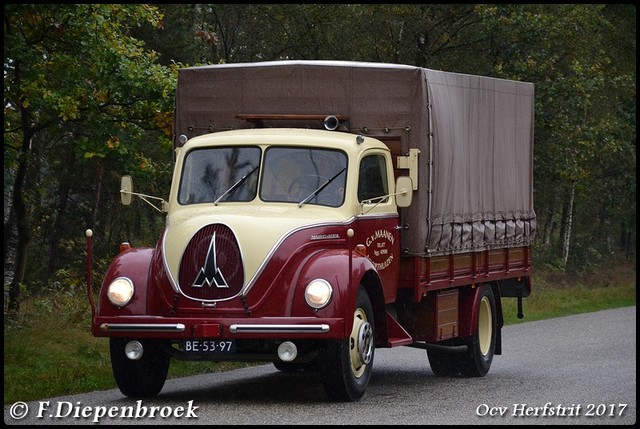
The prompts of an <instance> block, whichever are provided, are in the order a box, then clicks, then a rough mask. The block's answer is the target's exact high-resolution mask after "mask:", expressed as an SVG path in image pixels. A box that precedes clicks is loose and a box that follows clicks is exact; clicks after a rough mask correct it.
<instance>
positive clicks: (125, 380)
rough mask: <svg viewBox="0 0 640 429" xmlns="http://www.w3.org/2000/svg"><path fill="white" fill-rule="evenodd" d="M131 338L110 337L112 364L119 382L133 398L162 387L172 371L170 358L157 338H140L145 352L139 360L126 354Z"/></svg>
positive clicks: (142, 396) (126, 393)
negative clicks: (125, 349) (155, 339)
mask: <svg viewBox="0 0 640 429" xmlns="http://www.w3.org/2000/svg"><path fill="white" fill-rule="evenodd" d="M129 341H130V340H128V339H125V338H110V341H109V351H110V353H111V368H112V369H113V377H114V378H115V380H116V384H117V385H118V388H119V389H120V392H122V394H123V395H125V396H128V397H131V398H150V397H153V396H156V395H157V394H158V393H160V391H161V390H162V387H163V386H164V382H165V380H166V379H167V373H168V372H169V364H170V363H171V358H170V356H169V355H167V354H166V353H165V352H164V351H163V350H162V347H161V346H160V343H159V342H158V341H154V340H138V341H140V343H142V346H143V348H144V352H143V353H142V356H141V357H140V359H138V360H131V359H129V358H128V357H127V356H126V355H125V351H124V348H125V346H126V344H127V343H128V342H129Z"/></svg>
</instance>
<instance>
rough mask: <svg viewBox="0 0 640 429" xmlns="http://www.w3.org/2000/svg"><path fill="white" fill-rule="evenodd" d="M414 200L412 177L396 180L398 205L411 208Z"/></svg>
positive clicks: (402, 177)
mask: <svg viewBox="0 0 640 429" xmlns="http://www.w3.org/2000/svg"><path fill="white" fill-rule="evenodd" d="M412 199H413V184H412V181H411V178H410V177H407V176H401V177H398V179H397V180H396V205H397V206H398V207H401V208H402V207H409V206H410V205H411V200H412Z"/></svg>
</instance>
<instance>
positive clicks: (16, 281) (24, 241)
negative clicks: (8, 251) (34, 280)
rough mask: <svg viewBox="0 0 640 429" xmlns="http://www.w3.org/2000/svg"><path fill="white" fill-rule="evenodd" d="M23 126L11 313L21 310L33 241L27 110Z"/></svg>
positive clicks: (15, 191)
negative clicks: (28, 202) (26, 198)
mask: <svg viewBox="0 0 640 429" xmlns="http://www.w3.org/2000/svg"><path fill="white" fill-rule="evenodd" d="M21 110H23V112H22V124H23V128H22V129H23V140H22V149H21V151H20V152H21V153H20V156H19V161H18V171H17V172H16V177H15V182H14V184H13V195H12V210H13V211H14V212H15V219H16V226H17V230H18V237H17V238H18V243H17V246H16V254H15V268H14V270H13V279H12V280H11V286H10V289H9V304H8V305H9V311H11V312H16V313H17V312H18V311H19V310H20V284H22V283H23V282H24V273H25V269H26V266H27V248H28V246H29V241H30V240H31V231H30V229H29V213H28V210H27V206H26V204H25V202H24V184H25V177H26V175H27V166H28V164H29V157H28V154H29V153H30V152H31V140H32V138H33V131H32V130H31V128H30V127H29V125H28V124H29V120H28V118H29V114H28V112H27V111H26V109H21ZM5 229H6V228H5Z"/></svg>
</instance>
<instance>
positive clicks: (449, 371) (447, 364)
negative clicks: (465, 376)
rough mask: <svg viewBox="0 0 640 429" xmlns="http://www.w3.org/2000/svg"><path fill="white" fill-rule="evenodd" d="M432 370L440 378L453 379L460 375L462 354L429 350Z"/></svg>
mask: <svg viewBox="0 0 640 429" xmlns="http://www.w3.org/2000/svg"><path fill="white" fill-rule="evenodd" d="M427 357H428V358H429V365H430V366H431V370H432V371H433V373H434V374H435V375H436V376H438V377H453V376H456V375H458V374H460V366H461V361H460V352H455V351H449V350H446V349H444V348H438V349H436V348H427Z"/></svg>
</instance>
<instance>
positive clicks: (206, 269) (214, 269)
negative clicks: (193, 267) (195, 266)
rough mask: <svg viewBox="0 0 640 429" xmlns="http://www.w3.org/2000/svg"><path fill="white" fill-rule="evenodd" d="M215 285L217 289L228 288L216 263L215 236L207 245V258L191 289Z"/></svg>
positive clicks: (214, 235)
mask: <svg viewBox="0 0 640 429" xmlns="http://www.w3.org/2000/svg"><path fill="white" fill-rule="evenodd" d="M205 285H207V286H209V287H211V285H215V286H216V287H217V288H222V289H224V288H228V287H229V285H228V284H227V281H226V280H225V279H224V276H223V275H222V272H221V271H220V268H218V264H217V263H216V234H215V233H214V234H213V236H212V237H211V243H210V244H209V250H208V251H207V257H206V258H205V261H204V266H203V267H202V268H200V272H199V273H198V276H197V277H196V280H195V281H194V282H193V284H192V285H191V287H197V288H201V287H203V286H205Z"/></svg>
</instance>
